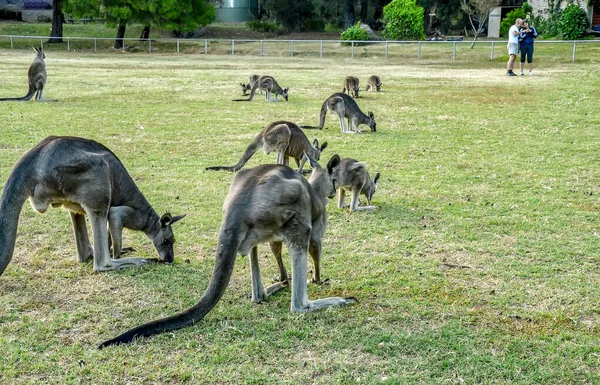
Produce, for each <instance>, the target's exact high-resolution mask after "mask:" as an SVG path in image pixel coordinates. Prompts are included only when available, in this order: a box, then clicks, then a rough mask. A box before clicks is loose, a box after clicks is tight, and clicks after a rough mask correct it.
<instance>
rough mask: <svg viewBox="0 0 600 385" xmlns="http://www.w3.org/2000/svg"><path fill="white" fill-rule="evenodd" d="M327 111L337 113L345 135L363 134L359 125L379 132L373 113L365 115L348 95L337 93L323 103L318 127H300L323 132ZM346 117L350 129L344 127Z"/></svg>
mask: <svg viewBox="0 0 600 385" xmlns="http://www.w3.org/2000/svg"><path fill="white" fill-rule="evenodd" d="M327 109H329V110H330V111H333V112H335V113H336V114H337V115H338V117H339V118H340V129H341V130H342V133H343V134H351V133H355V132H357V133H359V132H362V131H361V130H360V129H359V128H358V125H359V124H366V125H367V126H369V127H370V128H371V131H372V132H375V131H377V124H376V122H375V116H374V115H373V113H372V112H371V111H369V112H368V114H369V115H365V114H364V113H363V112H362V111H361V110H360V108H359V107H358V104H356V102H355V101H354V100H353V99H352V98H351V97H350V96H348V95H346V94H344V93H341V92H336V93H335V94H333V95H331V96H330V97H328V98H327V99H325V101H324V102H323V105H322V106H321V115H320V121H319V125H318V126H300V128H308V129H317V130H322V129H323V126H324V125H325V116H326V115H327ZM344 117H345V118H347V119H348V129H346V127H345V125H344Z"/></svg>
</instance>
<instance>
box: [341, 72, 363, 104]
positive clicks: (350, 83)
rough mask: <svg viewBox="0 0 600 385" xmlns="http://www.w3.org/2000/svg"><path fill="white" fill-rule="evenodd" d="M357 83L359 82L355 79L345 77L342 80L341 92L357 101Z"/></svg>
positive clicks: (358, 88)
mask: <svg viewBox="0 0 600 385" xmlns="http://www.w3.org/2000/svg"><path fill="white" fill-rule="evenodd" d="M359 83H360V81H359V80H358V78H357V77H354V76H346V78H345V79H344V89H343V91H342V92H344V93H347V94H348V95H352V97H353V98H354V99H358V91H359V90H360V87H359Z"/></svg>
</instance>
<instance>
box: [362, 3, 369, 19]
mask: <svg viewBox="0 0 600 385" xmlns="http://www.w3.org/2000/svg"><path fill="white" fill-rule="evenodd" d="M368 18H369V0H360V20H361V21H362V22H363V23H366V22H367V19H368Z"/></svg>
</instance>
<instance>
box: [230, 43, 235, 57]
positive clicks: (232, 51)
mask: <svg viewBox="0 0 600 385" xmlns="http://www.w3.org/2000/svg"><path fill="white" fill-rule="evenodd" d="M231 55H232V56H233V55H235V40H233V39H231Z"/></svg>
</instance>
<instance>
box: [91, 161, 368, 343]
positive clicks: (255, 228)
mask: <svg viewBox="0 0 600 385" xmlns="http://www.w3.org/2000/svg"><path fill="white" fill-rule="evenodd" d="M309 159H310V158H309ZM310 161H311V165H312V167H313V171H312V174H311V176H310V179H309V181H306V179H305V178H304V177H303V176H302V175H300V174H298V173H297V172H294V171H293V170H292V169H290V168H289V167H286V166H282V165H273V164H268V165H261V166H258V167H255V168H251V169H246V170H242V171H240V172H239V173H238V174H237V175H236V176H235V178H234V180H233V182H232V183H231V187H230V188H229V192H228V193H227V197H226V198H225V203H224V204H223V220H222V222H221V230H220V232H219V240H218V242H217V244H218V249H217V254H216V258H215V268H214V271H213V274H212V278H211V281H210V283H209V285H208V288H207V289H206V291H205V292H204V294H203V295H202V298H200V300H199V301H198V302H197V303H196V304H195V305H194V306H192V307H191V308H189V309H187V310H184V311H182V312H180V313H178V314H175V315H173V316H170V317H167V318H162V319H159V320H156V321H152V322H149V323H147V324H144V325H141V326H138V327H136V328H133V329H131V330H129V331H127V332H125V333H123V334H121V335H120V336H118V337H115V338H113V339H110V340H108V341H105V342H103V343H102V344H100V346H99V348H100V349H101V348H103V347H106V346H109V345H118V344H123V343H128V342H131V341H132V340H134V339H135V338H141V337H149V336H151V335H154V334H158V333H164V332H167V331H171V330H176V329H181V328H183V327H185V326H188V325H193V324H195V323H196V322H198V321H200V320H201V319H202V318H203V317H204V316H205V315H206V314H208V312H210V311H211V310H212V308H213V307H214V306H215V305H216V304H217V302H219V300H220V299H221V297H222V296H223V294H224V293H225V289H226V288H227V285H228V284H229V280H230V278H231V274H232V272H233V267H234V264H235V259H236V255H237V254H240V255H243V256H245V255H248V254H250V258H249V259H250V270H251V272H252V301H253V302H255V303H259V302H262V301H264V300H265V299H266V298H267V297H268V296H270V295H272V294H273V293H275V292H277V291H279V290H281V289H282V288H284V287H285V286H286V283H287V282H286V283H283V282H278V283H275V284H273V285H271V286H269V287H267V288H265V287H264V285H263V283H262V279H261V276H260V269H259V266H258V251H257V245H258V244H259V243H262V242H275V243H281V242H285V243H286V244H287V246H288V248H289V251H290V255H291V258H292V275H293V277H292V282H291V286H292V299H291V311H293V312H306V311H311V310H316V309H319V308H325V307H329V306H338V305H346V304H350V303H354V302H356V299H355V298H342V297H330V298H324V299H318V300H313V301H310V300H309V299H308V294H307V283H306V274H307V264H308V254H309V253H310V256H311V257H312V260H313V264H314V266H315V271H318V268H317V266H319V264H320V259H321V247H322V239H323V234H324V233H325V227H326V220H327V212H326V211H325V207H326V205H327V201H328V198H333V197H334V196H335V186H334V181H333V177H332V172H333V168H334V167H335V166H336V165H337V164H338V163H339V161H340V157H339V156H337V155H334V156H333V157H332V158H331V160H329V162H328V163H327V168H326V169H323V168H321V167H320V166H319V164H318V163H317V162H316V161H314V159H310Z"/></svg>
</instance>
